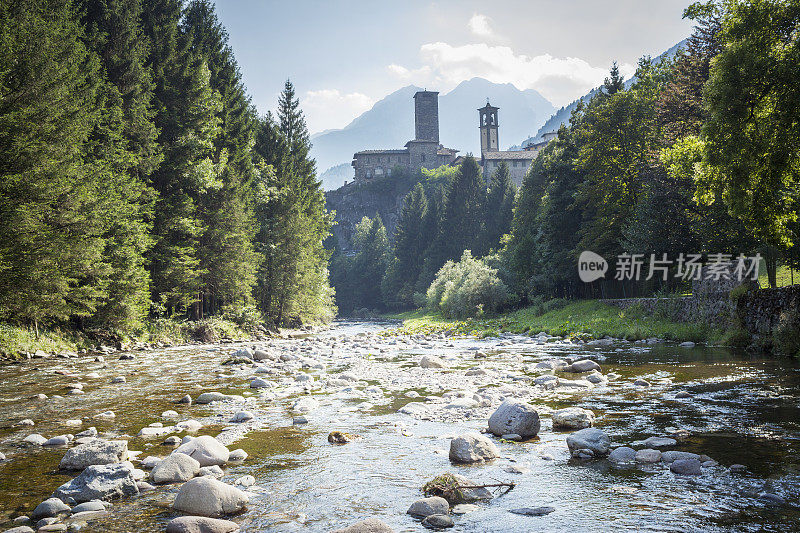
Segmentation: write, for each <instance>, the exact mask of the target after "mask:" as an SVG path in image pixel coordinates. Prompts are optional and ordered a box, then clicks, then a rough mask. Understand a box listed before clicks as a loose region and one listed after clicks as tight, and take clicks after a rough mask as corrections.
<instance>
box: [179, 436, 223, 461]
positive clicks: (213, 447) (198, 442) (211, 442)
mask: <svg viewBox="0 0 800 533" xmlns="http://www.w3.org/2000/svg"><path fill="white" fill-rule="evenodd" d="M172 453H173V454H176V453H185V454H186V455H188V456H190V457H191V458H193V459H194V460H195V461H197V462H198V463H200V466H213V465H224V464H225V463H227V462H228V458H229V457H230V454H231V452H230V450H228V448H227V447H226V446H225V445H224V444H222V443H221V442H220V441H218V440H217V439H215V438H214V437H212V436H210V435H202V436H200V437H197V438H196V439H192V440H190V441H189V442H187V443H186V444H181V445H180V446H178V448H176V449H175V451H174V452H172Z"/></svg>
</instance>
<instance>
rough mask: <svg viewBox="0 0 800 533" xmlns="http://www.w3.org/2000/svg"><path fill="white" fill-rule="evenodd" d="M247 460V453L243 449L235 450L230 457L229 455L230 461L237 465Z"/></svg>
mask: <svg viewBox="0 0 800 533" xmlns="http://www.w3.org/2000/svg"><path fill="white" fill-rule="evenodd" d="M245 459H247V452H246V451H244V450H243V449H241V448H237V449H236V450H233V451H232V452H231V453H230V455H228V461H233V462H236V463H238V462H241V461H244V460H245Z"/></svg>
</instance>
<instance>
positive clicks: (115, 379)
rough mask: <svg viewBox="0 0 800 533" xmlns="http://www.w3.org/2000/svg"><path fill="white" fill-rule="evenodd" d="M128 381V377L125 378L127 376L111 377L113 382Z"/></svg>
mask: <svg viewBox="0 0 800 533" xmlns="http://www.w3.org/2000/svg"><path fill="white" fill-rule="evenodd" d="M126 381H127V379H125V376H117V377H114V378H111V383H125V382H126Z"/></svg>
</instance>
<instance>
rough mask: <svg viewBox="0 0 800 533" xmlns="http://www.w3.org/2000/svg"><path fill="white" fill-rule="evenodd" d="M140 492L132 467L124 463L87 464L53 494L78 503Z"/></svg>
mask: <svg viewBox="0 0 800 533" xmlns="http://www.w3.org/2000/svg"><path fill="white" fill-rule="evenodd" d="M138 493H139V488H138V487H137V486H136V479H134V476H133V471H132V469H131V468H130V467H129V466H128V465H127V464H124V463H117V464H110V465H91V466H87V467H86V468H85V469H84V471H83V472H81V473H80V475H79V476H78V477H76V478H74V479H72V480H70V481H68V482H66V483H64V484H63V485H61V486H60V487H58V488H57V489H56V491H55V492H54V493H53V496H55V497H56V498H59V499H60V500H62V501H68V500H69V499H70V498H72V499H73V500H75V501H76V502H78V503H83V502H88V501H90V500H111V499H113V498H120V497H124V496H134V495H136V494H138Z"/></svg>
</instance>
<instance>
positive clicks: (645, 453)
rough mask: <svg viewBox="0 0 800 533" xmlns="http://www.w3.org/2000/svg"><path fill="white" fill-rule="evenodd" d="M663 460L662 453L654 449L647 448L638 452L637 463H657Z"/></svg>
mask: <svg viewBox="0 0 800 533" xmlns="http://www.w3.org/2000/svg"><path fill="white" fill-rule="evenodd" d="M660 460H661V452H660V451H658V450H653V449H652V448H645V449H644V450H639V451H637V452H636V462H637V463H657V462H659V461H660Z"/></svg>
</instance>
